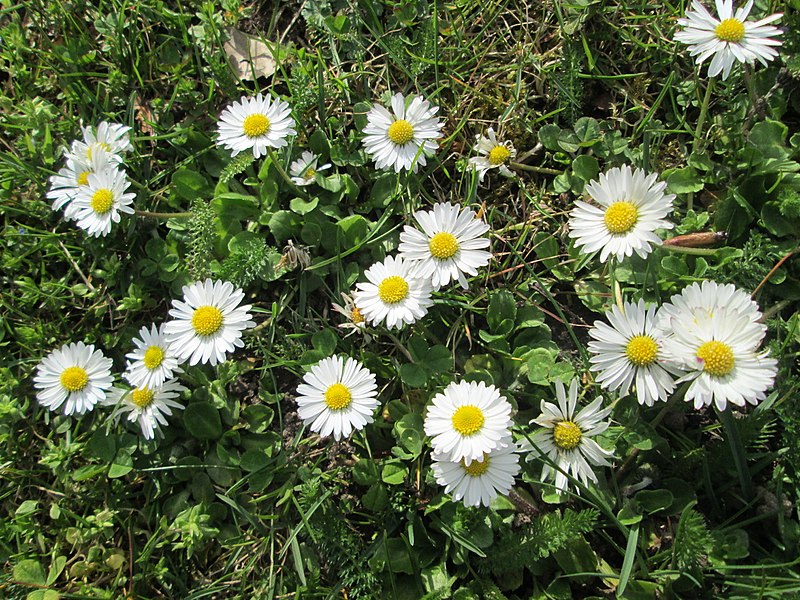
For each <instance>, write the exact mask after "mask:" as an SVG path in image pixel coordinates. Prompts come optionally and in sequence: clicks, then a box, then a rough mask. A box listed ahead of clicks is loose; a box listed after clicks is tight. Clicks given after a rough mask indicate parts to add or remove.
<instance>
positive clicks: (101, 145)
mask: <svg viewBox="0 0 800 600" xmlns="http://www.w3.org/2000/svg"><path fill="white" fill-rule="evenodd" d="M94 148H100V149H102V150H105V151H106V152H108V153H109V154H110V153H111V146H109V145H108V144H106V143H105V142H95V143H94V144H92V145H91V146H89V149H88V150H86V158H88V159H89V160H92V151H93V150H94Z"/></svg>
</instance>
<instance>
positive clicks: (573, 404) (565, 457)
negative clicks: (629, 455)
mask: <svg viewBox="0 0 800 600" xmlns="http://www.w3.org/2000/svg"><path fill="white" fill-rule="evenodd" d="M556 397H557V398H558V405H555V404H553V403H552V402H545V401H544V400H542V403H541V411H542V414H541V415H539V416H538V417H537V418H535V419H533V420H532V421H531V424H534V423H535V424H536V425H540V426H542V427H543V428H544V429H539V430H537V431H536V432H535V433H534V434H533V438H532V441H533V444H534V445H533V446H531V444H530V442H528V441H527V440H525V442H523V446H524V447H525V448H526V449H530V450H531V454H529V455H528V458H527V460H533V459H534V458H538V457H540V456H547V457H548V458H549V459H550V461H551V462H553V463H555V464H556V465H557V466H558V468H557V469H556V468H553V466H552V465H551V464H549V463H545V465H544V467H543V468H542V480H545V479H547V478H548V477H549V476H550V475H551V474H553V475H554V477H555V486H556V489H557V490H558V492H559V493H563V492H565V491H567V489H568V488H569V479H568V478H567V475H566V474H567V473H569V474H571V475H572V476H573V477H574V478H575V479H578V480H579V481H580V482H581V483H583V485H588V483H589V481H592V482H594V483H597V475H595V473H594V471H593V470H592V465H594V466H598V467H608V466H611V463H610V462H609V461H608V459H610V458H612V457H613V456H614V453H613V452H609V451H608V450H605V449H603V448H602V447H600V445H599V444H598V443H597V442H595V441H594V440H593V439H591V438H592V437H594V436H596V435H598V434H601V433H603V432H604V431H605V430H606V429H608V425H609V423H608V421H605V420H604V419H605V418H606V417H608V415H609V414H610V413H611V407H608V408H602V406H603V398H602V396H598V397H597V398H595V400H594V401H593V402H591V403H590V404H589V405H587V406H585V407H584V408H583V409H582V410H581V411H580V412H578V413H577V414H576V412H575V411H576V409H577V405H578V380H577V379H573V380H572V382H571V383H570V384H569V397H567V394H566V392H565V390H564V384H563V383H561V382H560V381H556Z"/></svg>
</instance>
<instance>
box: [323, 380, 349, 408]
mask: <svg viewBox="0 0 800 600" xmlns="http://www.w3.org/2000/svg"><path fill="white" fill-rule="evenodd" d="M352 400H353V396H352V395H351V394H350V390H349V389H347V386H346V385H342V384H341V383H334V384H333V385H332V386H331V387H329V388H328V389H327V390H325V404H327V405H328V408H330V409H331V410H342V409H344V408H347V407H348V406H350V402H352Z"/></svg>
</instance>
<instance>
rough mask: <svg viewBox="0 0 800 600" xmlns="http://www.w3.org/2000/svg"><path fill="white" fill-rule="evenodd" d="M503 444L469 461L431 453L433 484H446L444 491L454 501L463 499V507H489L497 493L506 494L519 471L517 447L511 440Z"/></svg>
mask: <svg viewBox="0 0 800 600" xmlns="http://www.w3.org/2000/svg"><path fill="white" fill-rule="evenodd" d="M504 443H505V445H504V446H503V447H502V448H495V449H494V450H492V451H491V452H487V453H484V455H483V458H482V460H479V461H478V460H474V461H472V462H471V463H470V464H467V463H466V462H465V461H464V460H463V459H462V460H451V459H450V456H449V455H447V454H437V453H436V452H433V453H432V454H431V458H432V459H433V464H432V465H431V468H432V469H433V475H434V476H435V477H436V483H438V484H439V485H443V486H445V489H444V491H445V493H448V494H452V496H453V500H455V501H456V502H458V501H459V500H462V501H463V502H464V506H480V505H481V504H482V505H483V506H489V505H490V504H491V503H492V500H494V499H495V498H496V497H497V496H498V495H499V494H502V495H504V496H505V495H507V494H508V492H509V491H510V490H511V487H512V486H513V485H514V478H515V477H516V476H517V474H519V470H520V465H519V455H518V454H517V447H516V446H515V445H514V442H512V441H511V439H507V440H505V442H504Z"/></svg>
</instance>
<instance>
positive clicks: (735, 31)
mask: <svg viewBox="0 0 800 600" xmlns="http://www.w3.org/2000/svg"><path fill="white" fill-rule="evenodd" d="M714 35H716V36H717V39H718V40H722V41H723V42H734V43H736V42H741V41H742V39H743V38H744V23H742V22H741V21H740V20H739V19H725V20H724V21H722V23H720V24H719V25H717V26H716V27H715V28H714Z"/></svg>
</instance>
